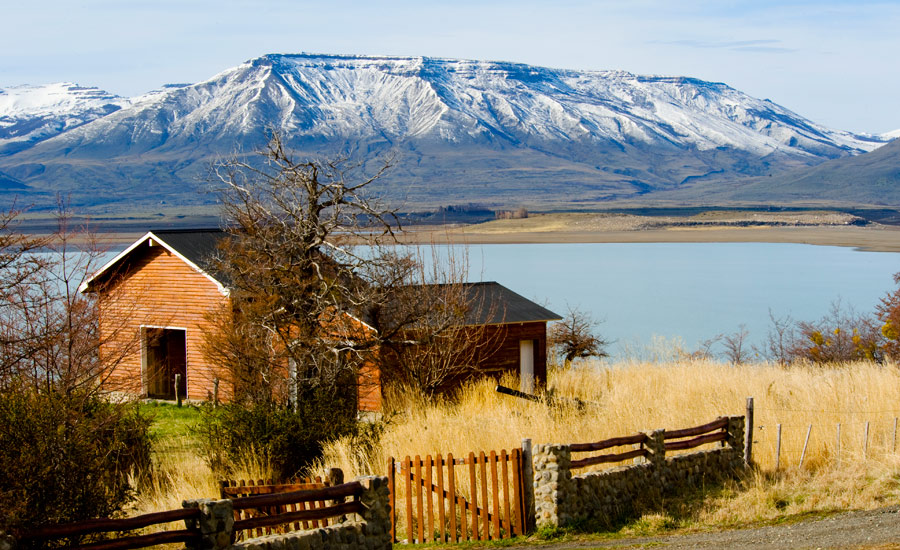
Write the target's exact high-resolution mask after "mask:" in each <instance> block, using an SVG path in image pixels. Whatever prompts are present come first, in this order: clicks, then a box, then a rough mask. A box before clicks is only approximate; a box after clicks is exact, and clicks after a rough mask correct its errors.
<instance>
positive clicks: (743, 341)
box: [722, 324, 750, 365]
mask: <svg viewBox="0 0 900 550" xmlns="http://www.w3.org/2000/svg"><path fill="white" fill-rule="evenodd" d="M749 335H750V331H748V330H747V327H746V325H743V324H742V325H740V326H738V330H737V331H735V332H733V333H731V334H728V335H725V336H723V337H722V346H723V347H724V348H725V358H726V359H728V360H729V361H731V363H732V364H733V365H742V364H744V363H746V362H747V360H748V359H749V358H750V347H749V346H748V345H747V337H748V336H749Z"/></svg>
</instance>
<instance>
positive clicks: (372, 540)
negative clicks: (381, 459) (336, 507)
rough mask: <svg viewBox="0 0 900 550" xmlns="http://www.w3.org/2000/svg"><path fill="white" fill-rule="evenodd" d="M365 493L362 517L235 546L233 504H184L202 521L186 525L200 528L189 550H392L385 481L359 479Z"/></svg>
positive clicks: (207, 501) (251, 540) (358, 515)
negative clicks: (198, 515)
mask: <svg viewBox="0 0 900 550" xmlns="http://www.w3.org/2000/svg"><path fill="white" fill-rule="evenodd" d="M356 481H359V482H360V483H361V484H362V485H363V487H364V488H365V491H364V492H363V494H362V495H361V496H360V502H361V503H362V505H363V506H364V507H365V511H364V512H363V513H362V514H350V515H349V516H348V518H347V520H345V521H344V522H342V523H339V524H337V525H331V526H329V527H323V528H320V529H312V530H307V531H294V532H291V533H284V534H280V535H267V536H263V537H257V538H253V539H249V540H246V541H242V542H239V543H236V544H232V542H231V541H232V539H233V538H234V537H233V526H234V515H233V511H232V507H231V501H230V500H212V499H200V500H193V501H185V503H184V506H185V507H198V508H200V511H201V514H200V520H199V521H196V522H187V523H188V527H189V528H193V527H199V529H200V533H201V535H202V536H201V539H200V540H199V541H198V543H197V544H195V545H190V544H189V545H187V547H188V550H357V549H358V550H390V548H391V547H392V542H391V518H390V495H389V492H388V484H387V478H386V477H378V476H369V477H362V478H358V479H356Z"/></svg>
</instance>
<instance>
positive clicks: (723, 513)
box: [136, 360, 900, 527]
mask: <svg viewBox="0 0 900 550" xmlns="http://www.w3.org/2000/svg"><path fill="white" fill-rule="evenodd" d="M549 378H550V379H549V387H550V389H551V391H552V392H553V394H554V395H555V396H556V397H562V398H578V399H581V400H583V401H585V402H587V406H585V407H583V408H581V409H579V408H577V407H572V406H554V407H548V406H547V405H545V404H543V403H533V402H528V401H523V400H520V399H517V398H513V397H509V396H505V395H501V394H497V393H496V392H495V391H494V383H492V382H489V381H482V382H478V383H473V384H470V385H468V386H466V387H465V388H463V389H462V390H461V391H460V392H459V395H458V396H457V397H456V398H455V399H452V400H442V401H436V402H426V401H424V400H421V399H418V398H415V397H412V396H411V393H405V394H404V393H402V392H398V393H395V394H394V395H391V396H389V399H388V403H387V413H386V417H385V422H386V425H385V430H384V433H383V435H382V437H381V439H380V442H379V444H378V445H375V446H374V447H373V448H372V449H371V450H369V451H365V450H362V449H363V447H361V446H359V445H358V444H357V443H358V442H357V441H354V440H352V439H350V438H348V439H345V440H338V441H335V442H332V443H331V444H329V445H328V446H327V448H326V452H325V456H324V458H323V460H322V462H321V464H319V465H318V466H319V467H320V468H324V467H326V466H328V467H339V468H342V469H343V470H344V472H345V476H346V479H348V480H349V479H352V478H353V477H354V476H356V475H365V474H372V473H374V474H385V472H386V469H387V464H388V458H389V457H391V456H393V457H398V458H402V457H404V456H406V455H410V456H414V455H417V454H418V455H422V456H424V455H426V454H432V455H434V454H437V453H447V452H452V453H454V454H455V455H457V456H459V455H461V454H464V453H468V452H469V451H476V452H477V451H479V450H485V451H487V450H498V451H499V450H500V449H501V448H505V449H510V448H512V447H514V446H517V445H520V444H521V441H522V439H523V438H526V437H527V438H531V439H532V441H533V442H534V443H574V442H590V441H597V440H601V439H605V438H608V437H613V436H620V435H629V434H633V433H635V432H637V431H646V430H653V429H658V428H668V429H675V428H684V427H690V426H694V425H698V424H702V423H706V422H708V421H711V420H713V419H715V418H716V417H717V416H720V415H733V414H734V415H737V414H743V413H744V410H745V403H746V398H747V397H748V396H752V397H754V400H755V417H756V422H755V429H754V441H755V442H756V443H755V446H754V460H755V462H756V464H757V465H758V470H756V471H754V472H753V473H751V474H749V475H748V476H747V477H746V479H744V480H742V481H741V482H740V483H733V484H730V485H729V486H728V487H725V488H720V489H719V490H717V491H714V492H712V493H709V494H708V495H706V496H705V497H703V498H701V499H700V501H699V503H698V502H694V503H693V504H692V505H691V506H689V507H687V508H685V507H684V506H682V505H678V506H675V505H673V506H674V507H670V508H667V509H663V510H659V511H658V512H657V513H655V514H651V515H650V516H648V518H649V519H648V518H644V520H641V521H643V523H642V525H645V524H646V523H647V521H651V523H653V522H656V523H659V524H660V525H668V526H671V525H678V526H684V525H688V526H691V527H704V526H721V525H739V524H747V523H754V522H759V521H767V520H773V519H776V518H783V517H785V516H792V515H797V514H804V513H807V512H828V511H834V510H845V509H866V508H875V507H879V506H884V505H886V504H888V503H890V502H896V499H897V498H898V496H900V481H898V480H900V459H898V454H897V453H896V449H895V441H894V425H895V420H894V419H895V418H896V417H898V416H900V368H898V366H897V365H884V366H881V365H876V364H872V363H854V364H850V365H841V366H831V367H821V366H792V367H781V366H777V365H770V364H750V365H740V366H732V365H728V364H724V363H718V362H710V361H691V360H675V361H666V362H661V363H647V362H636V361H633V362H622V363H605V362H585V363H581V364H580V365H578V366H577V367H575V368H572V369H565V370H564V369H558V368H557V369H552V370H551V373H550V377H549ZM507 385H513V386H514V385H515V381H513V380H509V381H507ZM867 421H868V422H869V434H868V440H866V436H865V423H866V422H867ZM838 423H840V425H841V440H840V456H839V457H838V451H837V424H838ZM778 424H781V425H782V435H783V442H782V451H781V460H780V468H779V471H778V472H775V444H776V443H775V433H776V426H777V425H778ZM810 425H812V430H811V432H810V438H809V444H808V449H807V452H806V456H805V458H804V464H803V467H802V468H799V467H798V466H799V465H798V463H799V459H800V454H801V452H802V448H803V444H804V440H805V437H806V433H807V430H808V428H809V426H810ZM170 443H171V442H170ZM866 445H868V448H867V450H866ZM192 453H193V451H192V450H191V446H190V445H189V444H187V445H185V446H184V447H183V448H182V449H181V450H180V451H178V452H170V453H165V456H163V457H161V459H160V464H159V466H160V467H159V468H158V473H159V474H160V475H158V476H157V477H158V481H156V482H155V484H154V486H153V487H150V488H148V489H147V490H145V491H143V492H142V494H141V495H140V499H139V501H138V503H137V506H136V512H137V513H143V512H149V511H156V510H165V509H172V508H178V507H180V503H181V500H182V499H184V498H196V497H200V496H207V497H214V496H216V494H217V492H218V490H217V485H216V479H215V478H214V477H213V476H212V474H211V473H210V471H209V470H208V468H206V466H205V464H204V463H203V461H202V460H201V459H200V458H199V457H197V456H196V455H193V454H192ZM242 469H243V470H245V471H244V472H243V473H242V474H240V475H238V477H247V478H249V477H253V478H261V477H267V476H266V472H265V468H264V467H260V466H259V465H245V466H243V468H242ZM679 506H680V508H679ZM679 510H680V511H679ZM669 516H675V517H674V519H673V518H669ZM660 518H662V519H660ZM673 522H674V523H673Z"/></svg>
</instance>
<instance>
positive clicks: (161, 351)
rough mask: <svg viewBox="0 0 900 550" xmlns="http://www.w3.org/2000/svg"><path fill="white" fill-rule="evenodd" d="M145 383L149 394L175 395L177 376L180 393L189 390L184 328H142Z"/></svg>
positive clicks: (154, 396)
mask: <svg viewBox="0 0 900 550" xmlns="http://www.w3.org/2000/svg"><path fill="white" fill-rule="evenodd" d="M142 332H143V335H142V336H143V337H142V339H141V340H142V342H141V344H142V347H143V352H144V353H143V359H144V361H143V363H144V364H143V370H144V384H145V388H146V392H145V393H146V394H147V397H152V398H156V399H175V398H176V395H175V381H176V378H177V377H176V375H181V376H180V378H178V381H179V382H178V395H180V396H182V397H185V396H186V394H187V343H186V342H187V340H186V334H185V332H186V331H185V330H184V329H177V328H150V327H144V328H143V329H142Z"/></svg>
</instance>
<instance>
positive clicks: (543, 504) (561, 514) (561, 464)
mask: <svg viewBox="0 0 900 550" xmlns="http://www.w3.org/2000/svg"><path fill="white" fill-rule="evenodd" d="M571 457H572V455H571V451H569V446H568V445H557V444H541V445H536V446H535V447H534V483H535V487H534V508H535V516H536V517H535V522H536V524H537V526H538V527H565V526H566V525H569V524H570V523H571V522H572V519H573V518H572V516H571V515H570V513H569V504H570V501H571V499H572V497H573V496H574V495H572V489H573V486H574V484H573V482H572V472H571V470H570V466H569V464H570V462H571V461H572V459H571Z"/></svg>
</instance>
